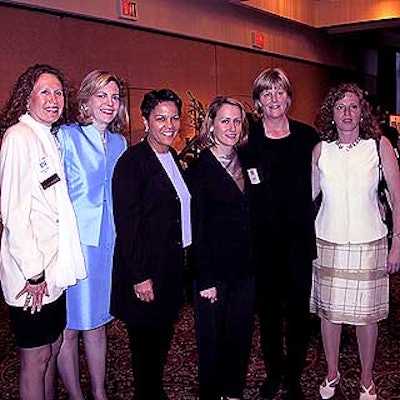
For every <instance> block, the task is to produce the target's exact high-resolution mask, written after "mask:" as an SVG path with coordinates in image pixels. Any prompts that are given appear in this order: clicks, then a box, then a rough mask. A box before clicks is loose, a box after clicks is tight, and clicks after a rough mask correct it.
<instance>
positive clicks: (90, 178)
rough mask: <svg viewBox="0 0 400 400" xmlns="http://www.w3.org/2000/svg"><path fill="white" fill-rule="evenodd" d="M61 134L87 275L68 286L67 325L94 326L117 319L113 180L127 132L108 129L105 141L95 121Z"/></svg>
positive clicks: (64, 130)
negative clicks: (112, 308) (114, 305)
mask: <svg viewBox="0 0 400 400" xmlns="http://www.w3.org/2000/svg"><path fill="white" fill-rule="evenodd" d="M57 138H58V141H59V143H60V149H61V153H62V158H63V162H64V169H65V175H66V178H67V185H68V191H69V195H70V198H71V201H72V205H73V207H74V210H75V214H76V218H77V222H78V229H79V237H80V241H81V245H82V251H83V254H84V257H85V263H86V269H87V275H88V276H87V278H86V279H83V280H80V281H78V283H77V284H76V285H75V286H70V287H69V288H68V290H67V328H69V329H75V330H90V329H95V328H98V327H100V326H102V325H104V324H106V323H107V322H109V321H110V320H112V319H113V317H112V316H111V314H110V293H111V270H112V260H113V251H114V242H115V227H114V218H113V211H112V195H111V193H112V192H111V182H112V174H113V171H114V167H115V164H116V162H117V160H118V158H119V157H120V155H121V154H122V153H123V152H124V150H125V149H126V147H127V144H126V140H125V138H124V137H123V136H122V135H120V134H117V133H111V132H109V131H106V134H105V143H104V144H103V141H102V139H101V136H100V133H99V132H98V131H97V130H96V129H95V128H94V127H93V126H92V125H88V126H79V125H77V124H73V125H68V126H67V125H63V126H62V127H61V129H60V131H59V132H58V134H57Z"/></svg>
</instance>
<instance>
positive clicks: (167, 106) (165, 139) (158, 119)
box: [143, 101, 181, 153]
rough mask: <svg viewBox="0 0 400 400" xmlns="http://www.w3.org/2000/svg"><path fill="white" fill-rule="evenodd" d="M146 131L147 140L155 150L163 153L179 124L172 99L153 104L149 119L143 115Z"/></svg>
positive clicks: (179, 119) (177, 130)
mask: <svg viewBox="0 0 400 400" xmlns="http://www.w3.org/2000/svg"><path fill="white" fill-rule="evenodd" d="M143 124H144V126H145V128H146V130H147V131H148V141H149V143H150V145H151V146H152V147H153V149H154V150H155V151H157V152H158V153H165V152H167V151H168V149H169V147H170V146H171V145H172V142H173V141H174V139H175V138H176V135H177V134H178V132H179V128H180V126H181V118H180V115H179V111H178V107H177V106H176V104H175V103H174V102H173V101H164V102H162V103H159V104H157V105H156V106H155V108H154V110H153V111H151V113H150V115H149V119H148V120H146V119H145V118H144V117H143Z"/></svg>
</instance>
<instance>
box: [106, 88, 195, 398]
mask: <svg viewBox="0 0 400 400" xmlns="http://www.w3.org/2000/svg"><path fill="white" fill-rule="evenodd" d="M181 107H182V102H181V100H180V99H179V97H178V96H177V95H176V94H175V93H174V92H172V91H171V90H168V89H162V90H153V91H151V92H149V93H147V94H146V95H145V96H144V98H143V101H142V104H141V112H142V116H143V123H144V126H145V131H146V132H147V137H146V139H145V140H144V141H143V142H141V143H139V144H137V145H136V146H133V147H131V148H129V149H128V150H127V151H126V152H125V153H124V154H123V155H122V156H121V158H120V159H119V160H118V163H117V165H116V167H115V170H114V177H113V202H114V218H115V227H116V233H117V237H116V244H115V251H114V268H113V281H112V294H111V312H112V314H113V315H114V316H115V317H117V318H119V319H121V320H122V321H124V322H125V323H126V326H127V329H128V335H129V340H130V347H131V355H132V368H133V377H134V384H135V400H166V399H168V396H167V395H166V393H165V392H164V390H163V383H162V376H163V371H164V366H165V362H166V358H167V354H168V350H169V346H170V342H171V339H172V335H173V327H174V321H175V319H176V318H177V316H178V312H179V308H180V305H181V303H182V300H183V263H184V251H185V250H184V249H185V247H187V246H189V245H190V244H191V227H190V223H191V221H190V194H189V191H188V189H187V187H186V185H185V182H184V181H183V178H182V174H181V170H180V166H179V162H178V160H177V157H176V153H175V151H174V150H173V149H172V148H171V147H170V146H171V145H172V142H173V140H174V139H175V137H176V136H177V134H178V131H179V127H180V116H181Z"/></svg>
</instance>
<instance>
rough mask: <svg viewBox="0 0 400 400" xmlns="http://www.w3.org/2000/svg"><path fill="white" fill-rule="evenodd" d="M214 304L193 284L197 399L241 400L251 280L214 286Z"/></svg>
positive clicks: (251, 313) (250, 319) (249, 336)
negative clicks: (226, 398)
mask: <svg viewBox="0 0 400 400" xmlns="http://www.w3.org/2000/svg"><path fill="white" fill-rule="evenodd" d="M216 288H217V299H218V300H217V301H216V302H215V303H213V304H212V303H210V301H209V300H208V299H205V298H203V297H201V296H200V294H199V289H198V288H197V285H196V283H195V284H194V309H195V322H196V339H197V347H198V354H199V384H200V387H199V392H200V393H199V395H200V396H199V399H200V400H214V399H218V400H219V399H220V398H221V396H222V395H225V396H229V397H242V394H243V390H244V387H245V385H246V373H247V366H248V360H249V355H250V349H251V340H252V333H253V321H254V278H244V279H238V280H233V281H230V282H226V281H224V282H218V283H217V284H216Z"/></svg>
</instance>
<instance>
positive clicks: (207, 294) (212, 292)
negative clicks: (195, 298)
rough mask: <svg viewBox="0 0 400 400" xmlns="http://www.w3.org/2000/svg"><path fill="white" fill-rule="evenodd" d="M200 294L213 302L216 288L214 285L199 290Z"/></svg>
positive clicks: (215, 296) (215, 298)
mask: <svg viewBox="0 0 400 400" xmlns="http://www.w3.org/2000/svg"><path fill="white" fill-rule="evenodd" d="M200 296H201V297H204V298H205V299H209V300H210V303H215V302H216V301H217V300H218V299H217V288H216V287H215V286H213V287H211V288H208V289H204V290H201V291H200Z"/></svg>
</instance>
